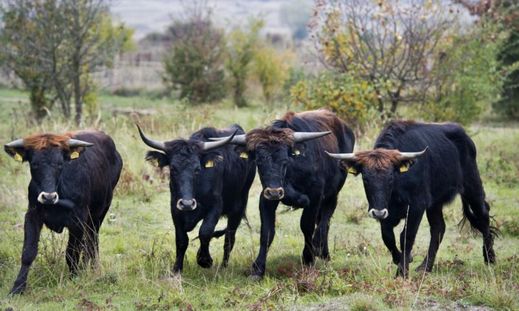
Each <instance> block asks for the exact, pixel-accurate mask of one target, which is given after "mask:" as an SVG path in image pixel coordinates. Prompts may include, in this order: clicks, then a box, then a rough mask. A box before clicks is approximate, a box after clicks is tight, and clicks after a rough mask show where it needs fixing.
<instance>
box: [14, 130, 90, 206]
mask: <svg viewBox="0 0 519 311" xmlns="http://www.w3.org/2000/svg"><path fill="white" fill-rule="evenodd" d="M30 141H31V143H29V144H26V141H25V140H24V139H16V140H13V141H12V142H10V143H8V144H5V145H4V150H5V152H6V153H7V154H9V155H10V156H11V157H12V158H13V159H15V160H16V161H19V162H24V161H28V162H29V165H30V167H31V177H32V178H31V186H30V188H31V189H35V190H36V191H37V193H38V195H37V197H36V200H37V201H38V202H39V203H41V204H46V205H53V204H57V203H58V201H59V195H58V192H57V185H58V182H59V178H60V176H61V171H62V168H63V164H64V163H65V162H67V161H70V160H75V159H77V158H79V156H80V154H81V153H82V152H83V151H84V150H85V148H86V147H91V146H93V144H92V143H89V142H86V141H82V140H78V139H73V138H68V140H67V138H66V136H59V135H51V134H46V135H45V134H44V135H36V136H32V137H31V140H30ZM35 141H38V144H37V145H33V143H34V142H35ZM56 141H62V142H65V141H66V143H64V145H62V146H61V147H59V144H58V145H57V144H55V142H56ZM51 142H53V143H51ZM65 149H66V150H65Z"/></svg>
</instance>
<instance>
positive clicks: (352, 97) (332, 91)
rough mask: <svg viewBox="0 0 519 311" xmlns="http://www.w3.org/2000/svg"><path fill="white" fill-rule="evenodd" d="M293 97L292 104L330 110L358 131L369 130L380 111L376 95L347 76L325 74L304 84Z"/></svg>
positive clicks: (298, 84) (294, 90)
mask: <svg viewBox="0 0 519 311" xmlns="http://www.w3.org/2000/svg"><path fill="white" fill-rule="evenodd" d="M290 93H291V98H292V101H294V102H296V103H300V104H302V105H303V106H304V108H305V109H318V108H328V109H330V110H332V111H334V112H335V113H336V114H337V115H338V116H339V117H340V118H341V119H343V120H344V121H346V123H348V125H349V126H351V127H353V128H355V129H356V130H357V131H362V130H364V129H365V126H366V124H367V122H368V121H369V120H370V119H372V118H370V117H371V116H372V112H374V111H375V108H376V107H375V104H374V102H375V101H376V94H375V92H374V91H373V89H372V88H371V87H370V86H369V84H368V83H367V82H364V81H356V80H354V79H353V78H352V77H351V76H348V75H345V74H343V75H336V74H321V75H319V76H318V77H317V78H314V79H307V80H302V81H300V82H298V83H297V84H296V85H295V86H294V87H292V89H291V92H290Z"/></svg>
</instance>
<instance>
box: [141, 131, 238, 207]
mask: <svg viewBox="0 0 519 311" xmlns="http://www.w3.org/2000/svg"><path fill="white" fill-rule="evenodd" d="M137 128H138V130H139V135H140V136H141V139H142V141H143V142H144V143H145V144H146V145H148V146H149V147H151V148H153V149H157V150H160V151H162V152H158V151H149V152H148V153H147V155H146V159H147V160H148V161H153V162H156V163H158V165H159V166H160V167H165V166H168V167H169V168H170V170H169V171H170V188H171V195H172V196H174V197H173V198H172V199H173V200H176V205H175V206H176V208H177V209H178V210H179V211H192V210H194V209H196V207H197V204H198V203H197V201H196V199H195V197H194V193H195V191H194V190H195V189H194V185H195V179H196V178H195V176H196V175H198V173H199V172H200V171H202V167H201V164H200V161H201V158H202V155H201V153H202V152H205V151H209V150H213V149H215V148H218V147H222V146H224V145H226V144H228V143H229V142H230V141H231V140H232V139H233V138H234V135H235V134H236V131H235V132H234V133H233V134H232V135H231V136H229V137H227V138H225V139H223V140H220V141H215V142H202V141H186V140H182V139H179V140H177V141H171V142H168V143H167V144H168V146H166V143H165V142H161V141H157V140H153V139H151V138H148V137H146V135H144V133H143V132H142V130H141V128H140V127H139V125H137ZM214 166H215V160H209V161H208V162H207V163H205V165H204V168H205V169H213V167H214Z"/></svg>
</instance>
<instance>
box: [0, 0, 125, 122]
mask: <svg viewBox="0 0 519 311" xmlns="http://www.w3.org/2000/svg"><path fill="white" fill-rule="evenodd" d="M0 11H1V14H2V15H3V23H2V25H1V28H0V43H1V45H0V46H1V48H0V63H2V65H4V66H5V67H6V68H7V69H8V70H9V71H12V72H13V73H14V74H16V76H17V77H18V78H20V80H21V81H22V82H23V83H24V85H25V87H26V88H27V89H28V90H29V91H30V92H31V93H32V94H33V95H32V96H31V98H30V99H31V102H32V107H33V114H34V115H35V116H36V118H37V119H38V120H41V119H42V117H43V116H45V115H46V114H47V113H46V112H47V111H50V109H51V108H52V107H54V106H58V107H59V108H61V112H62V113H63V115H64V116H65V117H66V118H69V117H71V116H72V110H73V109H74V108H75V114H76V121H77V122H78V123H79V122H80V121H81V115H82V106H83V102H84V101H85V96H87V95H88V93H89V92H90V90H91V89H93V88H94V87H93V86H92V85H91V83H92V80H91V79H90V77H89V76H90V75H91V73H92V72H93V71H95V70H96V69H97V68H98V67H100V66H111V65H112V64H113V60H114V57H115V56H116V55H117V53H119V52H121V51H125V50H127V49H131V47H132V41H131V36H132V33H133V31H132V30H130V29H128V28H126V27H124V25H116V24H114V23H113V22H112V19H111V16H110V14H109V8H108V5H107V1H105V0H69V1H58V0H43V1H30V0H22V1H18V0H6V1H3V2H2V4H1V5H0ZM72 98H74V101H75V103H74V107H72V102H71V101H72ZM56 101H57V102H59V105H53V104H54V102H56Z"/></svg>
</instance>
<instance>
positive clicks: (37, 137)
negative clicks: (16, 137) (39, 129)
mask: <svg viewBox="0 0 519 311" xmlns="http://www.w3.org/2000/svg"><path fill="white" fill-rule="evenodd" d="M73 136H74V133H72V132H69V133H65V134H63V135H57V134H51V133H45V134H33V135H30V136H27V137H25V138H24V139H23V145H24V147H25V148H28V149H34V150H42V149H45V148H51V147H58V148H62V149H64V150H68V140H69V139H70V138H72V137H73Z"/></svg>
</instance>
